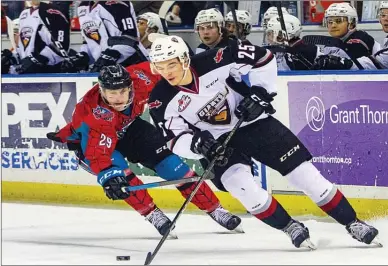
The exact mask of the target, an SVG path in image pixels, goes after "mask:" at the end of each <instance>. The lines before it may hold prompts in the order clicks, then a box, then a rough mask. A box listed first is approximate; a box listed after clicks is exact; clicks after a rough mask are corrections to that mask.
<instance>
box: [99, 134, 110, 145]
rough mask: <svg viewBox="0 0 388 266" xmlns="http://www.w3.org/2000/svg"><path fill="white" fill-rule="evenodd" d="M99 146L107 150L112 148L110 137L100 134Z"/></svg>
mask: <svg viewBox="0 0 388 266" xmlns="http://www.w3.org/2000/svg"><path fill="white" fill-rule="evenodd" d="M99 145H100V146H106V147H108V148H110V147H112V139H111V138H110V137H107V136H106V135H104V134H101V139H100V143H99Z"/></svg>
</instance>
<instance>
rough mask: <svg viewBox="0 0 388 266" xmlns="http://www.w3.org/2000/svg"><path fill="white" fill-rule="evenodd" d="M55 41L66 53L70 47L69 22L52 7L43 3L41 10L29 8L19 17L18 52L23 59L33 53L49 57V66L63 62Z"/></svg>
mask: <svg viewBox="0 0 388 266" xmlns="http://www.w3.org/2000/svg"><path fill="white" fill-rule="evenodd" d="M54 21H55V22H54ZM54 41H58V42H60V43H61V46H62V47H63V48H64V50H65V51H68V49H69V46H70V36H69V22H68V20H67V18H66V17H65V16H64V15H63V14H62V13H61V12H60V11H59V10H57V9H55V8H54V7H53V6H52V5H49V4H45V3H41V4H40V6H39V8H33V7H31V8H28V9H25V10H23V11H22V13H21V14H20V16H19V40H18V46H17V48H16V51H17V53H18V55H19V57H20V59H23V58H25V57H27V56H29V55H31V53H37V54H40V55H43V56H45V57H47V59H48V60H49V61H48V65H55V64H57V63H60V62H61V61H63V59H64V57H63V56H62V55H61V54H60V52H59V50H58V49H57V48H56V45H55V43H54Z"/></svg>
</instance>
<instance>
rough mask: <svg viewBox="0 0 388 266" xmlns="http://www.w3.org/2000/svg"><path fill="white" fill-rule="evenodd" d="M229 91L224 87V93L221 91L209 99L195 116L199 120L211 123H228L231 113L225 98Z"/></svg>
mask: <svg viewBox="0 0 388 266" xmlns="http://www.w3.org/2000/svg"><path fill="white" fill-rule="evenodd" d="M228 93H229V91H228V89H227V88H226V93H225V94H222V93H221V92H219V93H217V95H216V96H215V97H214V98H213V99H211V100H210V101H209V102H208V103H207V104H206V105H205V106H204V107H202V108H201V109H200V110H199V111H198V112H197V116H198V118H199V119H200V120H201V121H204V122H206V123H209V124H212V125H227V124H230V121H231V115H230V107H229V103H228V101H227V99H226V96H227V95H228Z"/></svg>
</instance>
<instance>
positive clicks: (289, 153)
mask: <svg viewBox="0 0 388 266" xmlns="http://www.w3.org/2000/svg"><path fill="white" fill-rule="evenodd" d="M299 149H300V147H299V145H296V146H295V147H293V148H292V149H291V150H289V151H288V152H287V153H286V154H284V155H283V156H282V157H280V161H281V162H284V161H285V160H287V158H288V157H290V156H291V155H292V154H294V152H296V151H297V150H299Z"/></svg>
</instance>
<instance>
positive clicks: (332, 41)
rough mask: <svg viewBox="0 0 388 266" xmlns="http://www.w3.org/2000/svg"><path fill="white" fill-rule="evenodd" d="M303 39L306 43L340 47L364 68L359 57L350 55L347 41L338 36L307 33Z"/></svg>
mask: <svg viewBox="0 0 388 266" xmlns="http://www.w3.org/2000/svg"><path fill="white" fill-rule="evenodd" d="M302 40H303V41H304V42H305V43H309V44H314V45H324V46H332V47H337V48H340V49H341V50H342V51H343V52H345V53H346V54H347V55H348V56H349V58H350V59H351V60H352V61H353V62H354V64H356V66H357V67H358V68H359V69H360V70H363V69H364V67H363V66H362V65H361V64H360V62H358V60H357V58H355V57H353V56H351V55H349V54H348V53H347V52H346V50H347V49H346V45H345V43H344V42H343V41H341V40H340V39H338V38H334V37H331V36H324V35H306V36H303V38H302ZM367 49H368V48H367ZM368 50H369V49H368ZM372 62H373V61H372Z"/></svg>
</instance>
